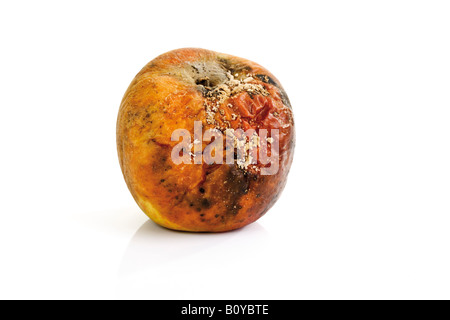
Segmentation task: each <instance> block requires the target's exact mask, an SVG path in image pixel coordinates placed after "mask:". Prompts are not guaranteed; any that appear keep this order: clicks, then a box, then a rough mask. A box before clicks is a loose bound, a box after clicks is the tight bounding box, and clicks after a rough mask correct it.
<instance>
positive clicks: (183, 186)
mask: <svg viewBox="0 0 450 320" xmlns="http://www.w3.org/2000/svg"><path fill="white" fill-rule="evenodd" d="M195 121H201V122H202V124H203V132H205V130H207V129H217V130H218V131H220V132H225V130H227V129H235V130H236V129H243V130H248V129H254V130H255V131H256V132H257V133H258V132H259V130H260V129H268V131H269V138H268V139H267V141H266V142H265V145H266V146H267V145H270V143H272V142H273V138H272V137H270V132H271V129H278V130H279V139H277V141H276V142H277V143H279V157H278V161H277V163H276V167H277V168H278V170H277V171H276V173H275V174H272V175H263V174H261V170H262V169H264V168H267V167H270V166H271V165H274V164H273V163H268V164H261V163H260V162H258V163H257V164H252V163H250V162H246V163H244V164H243V163H239V159H237V160H236V161H235V162H234V163H233V164H226V163H224V164H207V163H205V162H204V161H203V163H201V164H194V162H195V161H192V164H191V163H188V164H187V163H181V164H175V163H174V162H173V161H172V158H171V153H172V150H173V148H174V147H175V146H176V145H177V144H178V143H179V142H178V141H172V140H171V137H172V133H173V132H174V131H175V130H176V129H186V130H188V131H189V132H191V133H192V137H191V139H192V141H193V142H195V143H197V144H200V149H201V150H202V149H203V150H204V149H205V147H206V146H207V145H208V143H209V142H205V141H195V139H194V122H195ZM294 135H295V133H294V123H293V115H292V110H291V106H290V104H289V99H288V97H287V95H286V93H285V92H284V90H283V88H282V87H281V85H280V83H279V82H278V80H277V79H276V78H275V77H274V76H273V75H272V74H271V73H270V72H268V71H267V70H266V69H264V68H263V67H261V66H260V65H258V64H256V63H254V62H251V61H248V60H245V59H241V58H237V57H234V56H230V55H226V54H221V53H216V52H213V51H208V50H203V49H180V50H174V51H171V52H168V53H165V54H163V55H161V56H159V57H157V58H156V59H154V60H153V61H151V62H150V63H149V64H148V65H147V66H145V67H144V68H143V69H142V70H141V72H140V73H139V74H138V75H137V76H136V78H135V79H134V80H133V82H132V83H131V85H130V87H129V88H128V90H127V92H126V93H125V96H124V98H123V101H122V104H121V106H120V111H119V117H118V123H117V146H118V152H119V159H120V164H121V167H122V171H123V174H124V177H125V181H126V182H127V184H128V187H129V189H130V191H131V193H132V195H133V197H134V198H135V200H136V202H137V203H138V204H139V206H140V207H141V209H142V210H143V211H144V212H145V213H146V214H147V215H148V216H149V217H150V218H151V219H152V220H153V221H155V222H156V223H158V224H160V225H162V226H164V227H167V228H170V229H176V230H185V231H197V232H220V231H228V230H233V229H237V228H240V227H243V226H245V225H247V224H249V223H252V222H254V221H256V220H257V219H259V218H260V217H261V216H262V215H263V214H264V213H266V212H267V210H268V209H269V208H270V207H271V206H272V205H273V204H274V203H275V201H276V200H277V199H278V197H279V195H280V193H281V191H282V189H283V188H284V185H285V183H286V178H287V174H288V172H289V168H290V166H291V163H292V157H293V150H294V144H295V136H294ZM263 145H264V144H263ZM258 148H263V146H260V145H259V144H258ZM194 150H195V149H194ZM201 150H200V151H201ZM194 153H195V152H194ZM196 155H197V154H196V153H195V154H191V156H192V157H193V158H195V156H196Z"/></svg>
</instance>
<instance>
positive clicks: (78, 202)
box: [0, 1, 450, 299]
mask: <svg viewBox="0 0 450 320" xmlns="http://www.w3.org/2000/svg"><path fill="white" fill-rule="evenodd" d="M449 17H450V3H449V2H448V1H289V2H288V1H180V2H174V1H158V2H150V1H72V2H68V1H1V3H0V33H1V37H0V57H1V59H0V98H1V100H0V101H1V112H0V139H1V150H2V151H1V157H0V164H1V169H0V170H1V171H0V172H1V176H0V197H1V198H0V298H43V299H47V298H64V299H66V298H76V299H78V298H86V299H90V298H107V299H109V298H138V299H140V298H152V299H185V298H186V299H197V298H203V299H220V298H223V299H244V298H245V299H280V298H285V299H319V298H322V299H353V298H357V299H371V298H374V299H381V298H384V299H400V298H401V299H412V298H430V299H431V298H447V299H449V298H450V272H449V270H450V256H449V247H450V90H449V89H450V41H449V40H450V19H449ZM182 47H201V48H206V49H211V50H215V51H219V52H225V53H229V54H233V55H237V56H241V57H244V58H248V59H250V60H254V61H256V62H258V63H260V64H262V65H263V66H265V67H266V68H268V69H269V70H270V71H271V72H272V73H274V74H275V75H276V76H277V77H278V78H279V79H280V81H281V82H282V84H283V86H284V87H285V89H286V91H287V93H288V94H289V96H290V99H291V102H292V105H293V108H294V112H295V118H296V127H297V148H296V153H295V161H294V164H293V167H292V171H291V174H290V177H289V181H288V185H287V187H286V189H285V191H284V193H283V195H282V197H281V199H280V200H279V201H278V202H277V204H276V205H275V207H274V208H273V209H272V210H270V211H269V212H268V214H267V215H266V216H265V217H263V218H262V219H261V220H259V221H258V222H257V223H255V224H253V225H251V226H249V227H247V228H244V229H242V230H239V231H236V232H231V233H224V234H187V233H177V232H171V231H168V230H165V229H162V228H159V227H157V226H155V225H154V224H153V223H152V222H150V221H148V219H147V218H146V216H145V215H144V214H143V213H142V212H140V210H139V209H138V207H137V206H136V204H135V203H134V201H133V199H132V197H131V195H130V193H129V192H128V190H127V188H126V185H125V183H124V181H123V178H122V175H121V171H120V168H119V164H118V160H117V154H116V146H115V124H116V117H117V112H118V108H119V104H120V101H121V99H122V96H123V94H124V92H125V90H126V88H127V86H128V84H129V83H130V82H131V80H132V79H133V77H134V75H135V74H136V73H137V72H138V71H139V70H140V69H141V68H142V67H143V66H144V65H145V64H146V63H147V62H148V61H150V60H151V59H153V58H154V57H156V56H157V55H159V54H161V53H164V52H166V51H169V50H172V49H176V48H182Z"/></svg>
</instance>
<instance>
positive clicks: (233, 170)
mask: <svg viewBox="0 0 450 320" xmlns="http://www.w3.org/2000/svg"><path fill="white" fill-rule="evenodd" d="M229 168H230V170H229V171H228V173H227V175H226V180H225V181H226V182H225V186H226V187H225V189H224V191H225V193H226V196H227V197H228V201H227V203H228V205H227V209H228V212H227V213H228V214H232V215H237V213H238V212H239V210H240V209H242V206H241V205H239V202H240V200H241V198H242V197H243V196H245V195H246V194H247V193H248V191H249V188H250V176H249V175H248V174H246V173H245V172H244V171H243V170H241V169H239V168H237V167H235V166H230V167H229Z"/></svg>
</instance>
